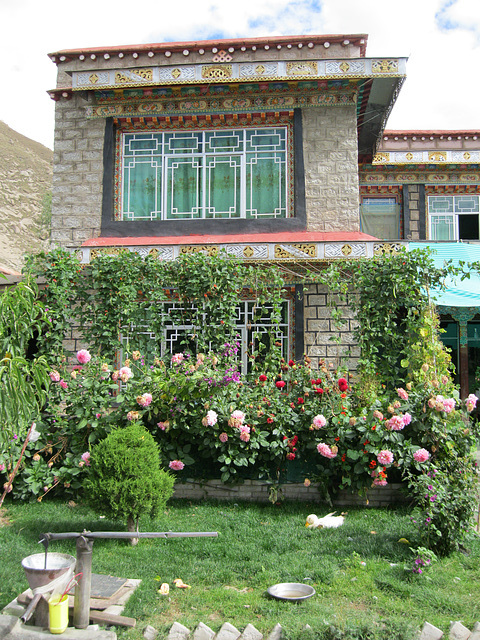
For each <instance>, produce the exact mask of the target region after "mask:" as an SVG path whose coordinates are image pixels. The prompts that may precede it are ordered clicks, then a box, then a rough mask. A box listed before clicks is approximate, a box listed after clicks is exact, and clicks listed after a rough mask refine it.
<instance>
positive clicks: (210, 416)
mask: <svg viewBox="0 0 480 640" xmlns="http://www.w3.org/2000/svg"><path fill="white" fill-rule="evenodd" d="M206 418H207V425H208V426H209V427H213V426H214V425H216V424H217V418H218V416H217V414H216V413H215V411H208V412H207V416H206Z"/></svg>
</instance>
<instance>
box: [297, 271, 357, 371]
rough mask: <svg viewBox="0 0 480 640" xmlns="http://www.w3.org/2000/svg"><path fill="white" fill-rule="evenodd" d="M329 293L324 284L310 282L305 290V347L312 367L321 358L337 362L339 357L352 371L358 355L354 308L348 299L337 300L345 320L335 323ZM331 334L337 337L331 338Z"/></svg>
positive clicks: (315, 365) (316, 364) (332, 336)
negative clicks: (342, 322)
mask: <svg viewBox="0 0 480 640" xmlns="http://www.w3.org/2000/svg"><path fill="white" fill-rule="evenodd" d="M330 295H331V294H329V293H328V292H327V288H326V287H325V286H324V285H318V284H311V285H309V286H308V287H307V289H306V291H305V294H304V332H305V334H304V335H305V349H306V353H307V355H308V356H309V357H310V358H311V360H312V367H314V368H316V367H317V366H318V362H319V360H321V359H324V360H326V361H328V362H332V363H333V364H334V365H335V366H338V364H339V359H340V358H342V362H343V363H345V364H346V365H347V367H348V369H349V370H350V371H354V370H355V369H356V366H357V361H358V358H359V356H360V349H359V347H358V346H357V345H356V343H355V341H354V338H353V330H354V328H355V326H356V321H355V319H354V317H353V311H352V309H351V307H350V305H349V304H348V302H349V301H348V300H347V302H339V303H338V306H339V308H340V309H341V310H342V317H343V318H344V319H345V323H344V324H343V325H341V326H337V325H336V323H335V322H334V320H333V319H332V316H331V307H330V306H328V302H329V296H330ZM332 338H335V339H337V338H339V342H334V341H333V340H332Z"/></svg>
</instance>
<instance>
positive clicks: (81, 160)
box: [50, 94, 105, 249]
mask: <svg viewBox="0 0 480 640" xmlns="http://www.w3.org/2000/svg"><path fill="white" fill-rule="evenodd" d="M86 106H87V103H86V102H85V100H84V99H83V98H82V97H81V96H80V95H78V94H75V95H74V96H73V98H72V99H71V100H68V101H63V100H62V101H59V102H57V103H56V105H55V146H54V169H53V186H52V225H51V236H50V237H51V242H52V245H53V246H56V245H59V246H61V247H64V248H68V249H69V248H74V247H78V246H80V245H81V244H82V242H84V241H85V240H87V239H89V238H94V237H96V236H98V235H99V233H100V221H101V212H102V191H103V141H104V129H105V122H104V121H103V120H87V119H86V118H85V112H84V111H85V107H86Z"/></svg>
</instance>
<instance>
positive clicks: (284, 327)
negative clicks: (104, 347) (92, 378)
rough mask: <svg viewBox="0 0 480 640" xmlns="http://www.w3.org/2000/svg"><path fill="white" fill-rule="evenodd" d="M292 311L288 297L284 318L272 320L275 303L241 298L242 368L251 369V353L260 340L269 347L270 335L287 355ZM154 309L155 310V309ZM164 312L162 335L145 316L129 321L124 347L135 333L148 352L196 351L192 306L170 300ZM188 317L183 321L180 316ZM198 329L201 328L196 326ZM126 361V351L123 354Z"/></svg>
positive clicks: (238, 312) (161, 354)
mask: <svg viewBox="0 0 480 640" xmlns="http://www.w3.org/2000/svg"><path fill="white" fill-rule="evenodd" d="M289 311H290V302H289V301H287V300H285V301H284V302H283V303H282V309H281V319H280V321H279V322H278V323H274V324H273V323H272V321H271V318H270V316H271V313H272V307H271V306H269V305H263V306H262V307H258V306H257V305H256V303H255V302H253V301H251V300H245V301H241V302H240V303H239V304H238V305H237V307H236V325H237V329H238V335H239V341H240V353H239V359H240V361H241V365H242V370H243V371H244V372H245V371H247V370H248V362H249V357H248V355H249V353H251V352H252V350H258V349H259V347H260V343H261V344H262V345H263V346H264V347H265V349H268V348H269V346H270V344H269V341H270V339H271V337H273V340H274V341H275V342H279V343H280V344H281V350H282V355H283V356H284V357H285V358H288V354H289ZM151 313H154V311H153V310H152V311H151ZM161 313H163V314H164V325H163V330H162V332H161V335H156V334H155V332H154V331H151V330H150V328H149V327H150V326H151V323H150V322H149V319H148V318H146V320H145V323H144V324H143V325H141V326H139V325H130V326H129V327H124V329H123V333H122V345H123V350H124V351H125V350H128V349H129V343H130V342H131V341H132V340H133V337H134V336H135V340H136V342H137V341H138V340H139V339H142V342H144V343H146V345H147V348H146V349H145V355H146V356H147V357H148V356H155V355H156V356H159V357H161V358H168V357H169V356H170V355H173V354H174V353H180V352H182V351H185V350H187V351H191V352H192V353H195V352H196V341H195V327H194V326H193V325H192V324H191V323H189V322H188V317H189V316H190V314H191V310H189V309H187V308H184V307H182V305H181V304H180V303H176V302H168V303H164V304H163V305H162V310H161ZM182 317H184V318H186V320H185V322H184V324H182V323H181V321H180V318H182ZM202 320H203V323H207V322H208V318H207V317H206V316H204V317H203V318H202ZM197 330H198V328H197ZM121 360H122V361H123V354H122V357H121Z"/></svg>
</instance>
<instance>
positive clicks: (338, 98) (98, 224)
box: [50, 35, 480, 367]
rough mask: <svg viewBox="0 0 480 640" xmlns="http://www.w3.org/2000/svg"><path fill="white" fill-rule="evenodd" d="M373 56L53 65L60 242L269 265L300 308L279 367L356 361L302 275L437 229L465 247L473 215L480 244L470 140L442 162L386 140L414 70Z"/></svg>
mask: <svg viewBox="0 0 480 640" xmlns="http://www.w3.org/2000/svg"><path fill="white" fill-rule="evenodd" d="M366 43H367V36H365V35H333V36H332V35H330V36H291V37H287V36H280V37H272V38H251V39H245V40H240V39H236V40H216V41H202V42H186V43H185V42H184V43H164V44H151V45H138V46H124V47H97V48H94V49H91V48H89V49H77V50H68V51H59V52H56V53H52V54H50V58H51V59H52V60H53V61H54V62H55V63H56V64H57V67H58V81H57V87H56V88H55V89H54V90H52V91H51V92H50V95H51V96H52V98H53V99H54V100H55V101H56V125H55V151H54V178H53V208H52V234H51V239H52V242H53V243H54V244H56V245H60V246H62V247H64V248H67V249H72V250H76V251H78V252H79V253H80V255H81V258H82V261H83V262H84V263H88V262H89V261H90V260H91V259H93V258H94V257H95V255H97V254H98V252H100V251H101V252H110V253H111V252H115V251H118V250H119V248H128V249H130V250H132V251H137V252H139V253H140V254H141V255H147V254H154V255H156V256H158V257H159V259H164V260H171V259H174V258H175V257H177V256H178V255H181V254H185V253H190V252H194V251H207V252H210V253H212V252H218V251H219V250H220V249H224V250H225V251H227V253H228V254H230V255H232V256H236V257H239V258H241V259H242V260H245V261H255V260H259V261H273V262H276V263H278V264H280V265H284V267H285V268H286V269H285V271H286V273H287V272H289V274H290V275H288V276H287V277H286V281H287V284H288V286H289V287H290V289H291V293H292V295H291V300H290V302H288V309H286V312H285V317H284V326H283V328H282V332H283V333H282V339H283V341H284V345H285V351H286V352H288V353H289V355H291V356H295V357H301V356H302V354H303V353H304V352H307V353H308V355H310V357H312V359H313V362H314V364H316V362H318V359H320V358H324V357H334V356H336V355H337V354H338V353H341V352H342V351H346V350H347V348H350V347H351V332H350V327H347V328H346V330H345V332H344V333H342V336H341V337H342V344H341V345H340V346H339V347H337V346H333V345H332V344H331V342H330V341H329V338H330V336H331V335H332V333H336V330H335V328H334V327H333V326H331V324H330V318H329V313H328V309H327V306H326V292H325V291H324V290H322V289H321V288H319V287H317V286H316V285H312V286H311V287H310V288H309V289H308V290H307V292H306V294H305V296H304V297H302V295H301V288H300V287H299V286H298V285H297V284H296V280H295V273H296V272H298V271H297V270H298V269H302V268H305V267H306V266H307V267H308V266H313V267H315V268H318V266H319V265H320V266H321V265H322V264H325V263H327V262H330V261H332V260H341V259H344V258H346V257H348V258H352V257H358V258H361V257H369V256H370V257H371V256H373V255H375V253H378V252H383V251H386V250H395V247H397V246H399V244H401V242H400V241H402V240H424V239H427V238H428V237H429V235H428V233H429V227H428V225H429V223H430V225H431V229H432V233H434V234H435V238H440V237H441V238H443V237H444V236H445V235H446V234H451V233H457V234H458V233H460V237H462V234H466V233H467V229H468V233H469V234H470V235H469V236H468V237H469V238H473V237H474V233H475V231H474V230H473V229H474V226H475V220H474V218H475V206H476V207H477V209H476V212H477V213H476V221H477V231H476V233H477V235H476V238H477V239H478V195H476V194H478V193H480V192H478V190H477V187H478V184H479V181H478V173H479V172H478V165H475V161H474V158H477V156H478V153H479V151H478V149H479V146H477V141H476V137H475V138H474V137H473V134H469V133H467V132H463V133H458V136H460V138H459V140H457V137H458V136H457V137H456V138H455V141H454V142H452V144H450V147H448V145H447V146H445V145H444V140H442V139H441V136H440V135H437V134H434V133H431V135H430V132H429V135H428V138H427V136H424V135H423V134H421V135H420V134H417V136H416V135H415V134H414V133H412V132H411V133H408V134H402V133H400V132H396V133H392V134H391V135H390V134H389V135H387V134H386V133H384V130H385V125H386V122H387V118H388V115H389V113H390V111H391V109H392V107H393V105H394V103H395V100H396V97H397V95H398V92H399V91H400V88H401V86H402V84H403V82H404V79H405V73H406V59H405V58H391V57H384V58H367V57H366ZM446 135H447V134H446V133H445V134H444V136H446ZM382 136H383V140H382ZM418 136H420V140H418V139H416V138H417V137H418ZM387 138H388V139H387ZM422 138H425V140H423V139H422ZM380 141H382V144H381V146H380V147H379V143H380ZM450 142H451V141H449V140H448V143H450ZM417 143H418V144H419V149H418V151H417V150H416V147H415V145H417ZM414 147H415V150H414ZM420 147H421V148H420ZM447 147H448V148H447ZM431 152H435V153H436V155H435V160H434V161H433V160H432V162H430V163H427V162H426V160H425V159H424V157H425V158H426V159H428V158H429V157H430V156H428V154H429V153H431ZM402 154H403V155H402ZM422 154H423V155H422ZM425 154H427V155H425ZM462 154H463V156H462V158H463V160H460V155H462ZM467 156H468V157H467ZM402 158H403V159H404V160H408V165H405V166H404V164H403V161H402ZM443 158H445V159H446V160H445V162H447V163H448V165H443V164H441V166H439V163H442V162H443ZM477 162H478V160H477ZM432 164H434V166H433V167H432V166H431V165H432ZM447 166H448V169H447V168H446V167H447ZM359 169H360V170H359ZM438 169H441V174H438V171H437V170H438ZM454 174H455V177H454ZM441 176H444V177H441ZM464 176H468V177H464ZM472 176H473V177H472ZM439 196H441V199H440V200H438V199H435V200H433V198H438V197H439ZM430 198H431V199H430ZM475 203H476V204H475ZM360 204H361V206H360ZM427 207H428V208H429V209H427ZM465 207H467V209H466V208H465ZM429 212H430V213H429ZM466 215H468V216H470V217H469V218H468V220H467V219H465V216H466ZM472 222H473V223H472ZM454 228H455V229H456V231H455V232H454V231H452V230H453V229H454ZM456 237H457V236H455V235H454V236H453V238H452V239H454V238H456ZM378 239H380V241H379V240H378ZM384 241H386V242H384ZM392 241H394V242H392ZM294 294H295V295H294ZM242 304H243V303H242ZM244 304H245V305H246V306H245V309H243V311H242V314H241V316H242V318H244V320H241V322H244V324H245V327H243V329H242V336H244V339H247V338H246V336H247V329H246V326H247V324H248V301H245V303H244ZM347 313H348V312H347ZM239 322H240V321H239ZM242 326H243V325H242ZM172 344H173V343H172ZM349 354H350V357H351V361H350V366H351V367H354V366H355V360H356V357H358V353H356V352H355V347H353V348H350V351H349Z"/></svg>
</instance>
